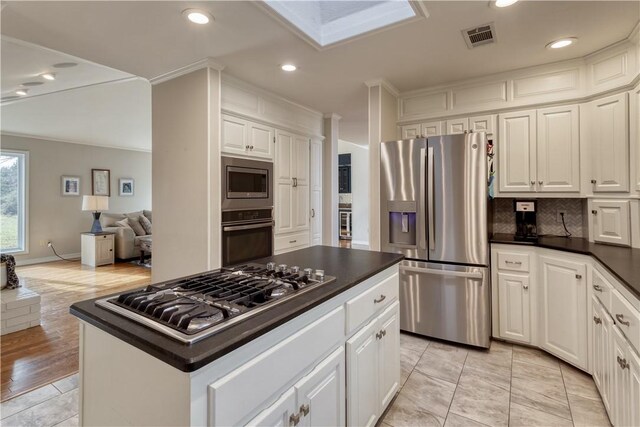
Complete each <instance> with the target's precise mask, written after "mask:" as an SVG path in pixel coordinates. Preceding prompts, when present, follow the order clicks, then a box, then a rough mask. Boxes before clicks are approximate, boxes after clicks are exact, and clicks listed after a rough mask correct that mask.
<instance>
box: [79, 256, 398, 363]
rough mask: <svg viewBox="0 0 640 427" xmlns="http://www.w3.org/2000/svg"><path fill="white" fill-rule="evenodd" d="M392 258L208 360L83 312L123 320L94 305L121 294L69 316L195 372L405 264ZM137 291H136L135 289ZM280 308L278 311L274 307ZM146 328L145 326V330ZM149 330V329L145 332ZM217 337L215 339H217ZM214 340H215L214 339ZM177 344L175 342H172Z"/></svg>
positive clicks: (270, 322)
mask: <svg viewBox="0 0 640 427" xmlns="http://www.w3.org/2000/svg"><path fill="white" fill-rule="evenodd" d="M351 250H356V249H351ZM388 255H393V256H394V258H393V260H390V261H388V262H387V263H383V264H378V265H376V267H375V268H374V269H372V270H370V271H368V272H367V273H366V274H362V275H360V276H358V277H356V278H353V279H352V280H351V281H350V282H349V283H347V284H344V285H343V286H341V287H340V288H339V289H335V290H333V291H331V292H325V293H323V294H322V295H320V296H318V297H317V298H315V299H313V300H312V301H309V302H307V303H305V304H301V305H299V306H298V307H297V309H296V310H293V311H289V312H286V313H284V314H282V315H280V316H275V317H274V318H273V320H272V321H269V322H266V323H264V324H263V327H262V328H260V329H259V330H255V331H253V332H251V333H247V334H241V335H239V337H238V339H237V340H235V341H232V342H229V344H228V345H227V346H225V347H222V348H220V350H218V351H216V352H214V353H211V354H208V355H207V356H206V357H203V358H200V357H191V358H182V357H175V356H176V355H175V354H173V356H174V357H171V354H170V353H168V352H167V351H166V350H164V348H163V347H161V346H158V345H156V344H152V343H150V342H149V341H146V340H143V341H144V347H143V346H142V345H141V343H140V341H141V339H140V337H138V336H135V335H134V334H133V333H131V332H130V331H127V330H125V329H122V328H120V327H117V326H114V325H113V324H111V323H109V321H108V320H107V319H104V318H101V317H99V316H96V315H95V314H92V313H90V312H88V311H87V310H85V309H83V307H82V306H83V305H85V304H90V308H91V309H92V310H93V311H95V310H99V312H103V313H105V314H106V315H108V316H118V317H121V316H119V315H117V314H114V313H112V312H109V311H108V310H105V309H104V308H101V307H97V306H95V304H94V302H95V301H96V300H98V299H103V298H110V297H112V296H116V295H119V293H115V294H111V295H107V296H102V297H99V298H94V299H91V300H86V301H82V302H79V303H75V304H73V305H71V307H70V309H69V312H70V313H71V314H73V315H74V316H76V317H78V318H79V319H81V320H83V321H85V322H87V323H89V324H91V325H93V326H95V327H97V328H98V329H101V330H102V331H104V332H107V333H108V334H110V335H112V336H114V337H116V338H119V339H121V340H122V341H124V342H126V343H128V344H130V345H132V346H134V347H136V348H138V349H139V350H141V351H144V352H145V353H147V354H150V355H152V356H154V357H156V358H157V359H159V360H161V361H163V362H165V363H167V364H169V365H171V366H173V367H174V368H176V369H179V370H180V371H183V372H194V371H196V370H198V369H200V368H202V367H204V366H206V365H208V364H209V363H211V362H213V361H215V360H216V359H218V358H220V357H222V356H224V355H226V354H228V353H230V352H232V351H233V350H236V349H237V348H239V347H242V346H243V345H245V344H247V343H249V342H250V341H252V340H254V339H256V338H258V337H260V336H262V335H264V334H266V333H267V332H269V331H271V330H273V329H275V328H277V327H278V326H281V325H283V324H284V323H286V322H288V321H289V320H292V319H294V318H295V317H297V316H299V315H301V314H303V313H304V312H306V311H308V310H311V309H313V308H314V307H316V306H318V305H320V304H322V303H324V302H326V301H328V300H330V299H331V298H333V297H335V296H337V295H340V294H341V293H343V292H345V291H347V290H348V289H351V288H353V287H354V286H357V285H358V284H360V283H362V282H363V281H365V280H367V279H369V278H370V277H373V276H375V275H376V274H378V273H380V272H382V271H383V270H386V269H387V268H390V267H392V266H394V265H396V264H398V263H399V262H400V261H402V260H403V259H404V255H400V254H388ZM132 290H133V289H132ZM321 290H323V288H316V289H312V290H309V293H310V294H311V293H317V292H319V291H321ZM274 308H276V307H274ZM268 312H269V310H266V311H265V313H268ZM129 321H130V322H132V321H131V320H129ZM241 325H242V322H240V323H239V324H238V325H237V326H236V327H238V326H241ZM141 327H143V326H141ZM145 329H148V328H145ZM148 331H149V333H152V334H156V335H160V336H162V334H161V333H159V332H156V331H153V330H151V329H148ZM214 336H215V335H214ZM163 338H165V339H167V340H171V338H168V337H163ZM212 338H213V337H212ZM206 340H207V338H205V339H203V340H202V341H201V342H206ZM172 341H173V340H172Z"/></svg>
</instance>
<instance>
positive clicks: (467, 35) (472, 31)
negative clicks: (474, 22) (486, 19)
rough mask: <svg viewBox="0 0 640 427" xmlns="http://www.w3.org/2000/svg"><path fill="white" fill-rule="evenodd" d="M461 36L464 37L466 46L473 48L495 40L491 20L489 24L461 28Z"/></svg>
mask: <svg viewBox="0 0 640 427" xmlns="http://www.w3.org/2000/svg"><path fill="white" fill-rule="evenodd" d="M462 36H463V37H464V41H465V43H466V44H467V47H468V48H469V49H473V48H474V47H477V46H481V45H483V44H488V43H493V42H494V41H495V40H496V30H495V28H494V27H493V22H492V23H490V24H485V25H480V26H479V27H473V28H467V29H466V30H462Z"/></svg>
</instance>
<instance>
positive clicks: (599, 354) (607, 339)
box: [591, 296, 613, 413]
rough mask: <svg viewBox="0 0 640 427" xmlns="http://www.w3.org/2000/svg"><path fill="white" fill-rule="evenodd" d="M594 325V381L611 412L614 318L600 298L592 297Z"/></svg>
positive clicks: (608, 410)
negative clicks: (612, 331) (612, 332)
mask: <svg viewBox="0 0 640 427" xmlns="http://www.w3.org/2000/svg"><path fill="white" fill-rule="evenodd" d="M592 309H593V325H592V342H593V352H592V355H591V356H592V360H593V381H594V382H595V383H596V386H597V387H598V390H599V391H600V396H601V397H602V402H603V403H604V406H605V408H606V409H607V412H609V413H611V406H610V397H611V393H612V377H611V376H612V370H611V367H612V364H611V354H612V353H613V350H612V347H611V328H612V327H613V319H611V317H610V316H609V314H608V313H607V312H606V310H605V309H604V307H603V306H602V304H601V303H600V301H599V300H598V298H596V297H595V296H593V297H592Z"/></svg>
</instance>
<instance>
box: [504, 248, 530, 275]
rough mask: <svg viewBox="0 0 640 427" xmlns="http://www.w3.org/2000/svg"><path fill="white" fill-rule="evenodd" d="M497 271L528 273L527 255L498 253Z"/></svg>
mask: <svg viewBox="0 0 640 427" xmlns="http://www.w3.org/2000/svg"><path fill="white" fill-rule="evenodd" d="M498 269H499V270H508V271H521V272H528V271H529V254H523V253H519V252H498Z"/></svg>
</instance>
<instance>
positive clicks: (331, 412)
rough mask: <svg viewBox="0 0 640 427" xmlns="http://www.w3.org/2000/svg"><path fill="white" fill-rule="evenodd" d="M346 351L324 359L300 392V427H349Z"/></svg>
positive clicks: (299, 383) (301, 381) (298, 404)
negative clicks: (346, 408)
mask: <svg viewBox="0 0 640 427" xmlns="http://www.w3.org/2000/svg"><path fill="white" fill-rule="evenodd" d="M344 359H345V357H344V348H343V347H340V348H339V349H337V350H336V351H334V352H333V353H331V355H330V356H328V357H327V358H326V359H325V360H323V361H322V362H321V363H320V364H319V365H318V366H317V367H316V368H315V369H314V370H313V371H312V372H311V373H310V374H309V375H307V376H306V377H304V378H303V379H302V380H300V381H299V382H298V383H297V384H296V385H295V386H294V388H295V389H296V397H297V406H298V414H299V415H300V423H299V424H298V426H300V427H323V426H336V427H337V426H344V425H345V422H346V420H345V396H344V393H345V377H344Z"/></svg>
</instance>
